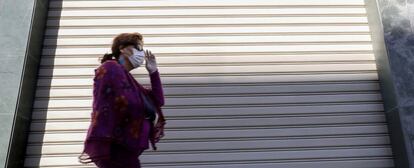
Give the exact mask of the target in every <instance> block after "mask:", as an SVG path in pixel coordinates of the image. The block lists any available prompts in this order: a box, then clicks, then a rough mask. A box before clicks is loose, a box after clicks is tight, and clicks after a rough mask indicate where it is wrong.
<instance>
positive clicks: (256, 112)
mask: <svg viewBox="0 0 414 168" xmlns="http://www.w3.org/2000/svg"><path fill="white" fill-rule="evenodd" d="M122 32H140V33H142V34H143V35H144V40H145V43H146V45H145V47H146V48H148V49H151V50H152V51H153V52H154V53H155V54H156V56H157V61H158V63H159V70H160V73H161V78H162V81H163V85H164V87H165V88H164V90H165V96H166V105H165V106H164V107H163V109H164V113H165V115H166V117H167V119H168V123H167V130H166V137H165V138H164V139H163V140H162V141H161V142H160V143H159V144H158V147H159V151H156V152H154V151H152V150H151V149H150V150H148V151H146V152H145V153H144V154H143V155H142V156H141V162H142V165H143V166H144V167H148V168H150V167H152V168H154V167H169V168H190V167H194V168H195V167H197V168H207V167H208V168H219V167H220V168H230V167H238V168H247V167H249V168H250V167H255V168H256V167H268V168H274V167H292V168H293V167H294V168H305V167H306V168H308V167H319V168H324V167H346V168H353V167H364V168H367V167H375V168H380V167H393V161H392V153H391V149H390V144H389V143H390V142H389V137H388V132H387V128H386V122H385V117H384V111H383V105H382V98H381V95H380V92H379V85H378V77H377V72H376V65H375V58H374V55H373V52H372V46H371V38H370V32H369V27H368V24H367V18H366V12H365V6H364V1H363V0H277V1H267V0H244V1H239V0H225V1H223V0H154V1H149V0H136V1H124V0H105V1H97V0H96V1H94V0H91V1H86V0H64V1H54V0H52V1H50V11H49V18H48V22H47V30H46V36H45V41H44V49H43V56H42V59H41V69H40V72H39V80H38V88H37V91H36V100H35V104H34V107H33V121H32V124H31V132H30V136H29V140H28V149H27V152H26V155H27V156H26V159H25V166H26V167H65V168H68V167H85V166H82V165H80V164H79V163H78V162H77V156H78V154H79V152H80V151H81V149H82V141H83V140H84V137H85V133H86V128H87V126H88V125H89V121H90V118H89V116H90V112H91V111H90V110H91V102H92V99H91V95H92V90H91V88H92V78H93V69H94V68H96V67H97V66H98V65H99V63H98V61H97V58H98V57H99V56H101V55H102V54H103V53H105V52H108V51H109V48H110V43H111V40H112V38H113V37H114V36H115V35H116V34H118V33H122ZM131 73H133V74H134V76H135V77H136V79H137V80H138V81H139V82H141V83H143V84H144V85H146V86H149V78H148V74H147V72H146V70H145V68H139V69H136V70H133V71H132V72H131ZM86 167H93V166H92V165H89V166H86Z"/></svg>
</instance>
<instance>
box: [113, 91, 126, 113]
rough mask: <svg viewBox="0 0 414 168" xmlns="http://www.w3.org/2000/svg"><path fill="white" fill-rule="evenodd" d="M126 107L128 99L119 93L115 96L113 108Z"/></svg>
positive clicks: (121, 109) (119, 109) (121, 108)
mask: <svg viewBox="0 0 414 168" xmlns="http://www.w3.org/2000/svg"><path fill="white" fill-rule="evenodd" d="M127 107H128V100H127V99H126V98H125V96H124V95H120V96H117V97H115V104H114V110H115V111H119V112H121V111H125V110H126V109H127Z"/></svg>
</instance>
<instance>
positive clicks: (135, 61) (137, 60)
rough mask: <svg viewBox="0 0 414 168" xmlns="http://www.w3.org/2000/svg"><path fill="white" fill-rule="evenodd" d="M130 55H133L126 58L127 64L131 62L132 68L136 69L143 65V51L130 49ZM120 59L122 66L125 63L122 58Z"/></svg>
mask: <svg viewBox="0 0 414 168" xmlns="http://www.w3.org/2000/svg"><path fill="white" fill-rule="evenodd" d="M139 47H140V46H139ZM132 53H133V54H132V55H131V56H129V57H128V59H129V62H131V64H132V66H133V68H138V67H139V66H141V65H142V64H143V63H144V60H145V59H144V57H145V52H144V50H141V51H139V50H137V49H136V48H132ZM120 59H121V60H120V62H121V63H122V64H123V63H125V60H124V57H120Z"/></svg>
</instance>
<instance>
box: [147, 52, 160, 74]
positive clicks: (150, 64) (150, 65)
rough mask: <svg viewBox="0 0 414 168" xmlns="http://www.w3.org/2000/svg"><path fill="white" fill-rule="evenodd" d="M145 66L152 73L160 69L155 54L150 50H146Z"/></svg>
mask: <svg viewBox="0 0 414 168" xmlns="http://www.w3.org/2000/svg"><path fill="white" fill-rule="evenodd" d="M145 67H146V68H147V70H148V72H149V73H150V74H152V73H153V72H155V71H157V70H158V67H157V61H156V60H155V55H154V54H152V52H151V51H149V50H145Z"/></svg>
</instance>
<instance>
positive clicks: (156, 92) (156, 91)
mask: <svg viewBox="0 0 414 168" xmlns="http://www.w3.org/2000/svg"><path fill="white" fill-rule="evenodd" d="M150 80H151V89H149V93H150V94H151V95H152V96H153V97H154V98H155V101H156V103H157V104H158V106H159V107H161V106H164V103H165V101H164V92H163V88H162V83H161V78H160V73H159V71H158V70H157V71H155V72H153V73H151V74H150Z"/></svg>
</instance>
